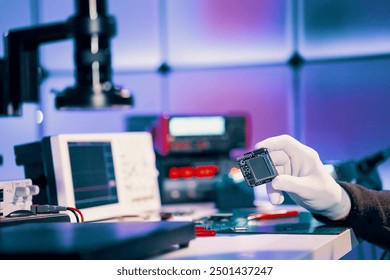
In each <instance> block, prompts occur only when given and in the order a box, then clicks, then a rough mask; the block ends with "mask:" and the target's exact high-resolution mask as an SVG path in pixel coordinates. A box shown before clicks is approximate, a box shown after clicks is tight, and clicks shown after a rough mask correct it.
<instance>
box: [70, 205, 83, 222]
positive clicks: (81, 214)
mask: <svg viewBox="0 0 390 280" xmlns="http://www.w3.org/2000/svg"><path fill="white" fill-rule="evenodd" d="M67 208H69V209H71V210H73V211H76V212H77V213H78V214H79V215H80V218H81V222H82V223H84V215H83V213H82V212H81V211H80V210H79V209H77V208H73V207H67Z"/></svg>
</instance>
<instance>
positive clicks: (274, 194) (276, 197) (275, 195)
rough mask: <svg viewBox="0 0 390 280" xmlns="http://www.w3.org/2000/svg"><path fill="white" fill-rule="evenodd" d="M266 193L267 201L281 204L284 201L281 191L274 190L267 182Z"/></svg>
mask: <svg viewBox="0 0 390 280" xmlns="http://www.w3.org/2000/svg"><path fill="white" fill-rule="evenodd" d="M266 188H267V194H268V199H269V201H270V202H271V203H272V204H274V205H277V204H282V203H283V201H284V195H283V194H282V192H281V191H278V190H275V189H274V188H273V187H272V185H271V184H267V186H266Z"/></svg>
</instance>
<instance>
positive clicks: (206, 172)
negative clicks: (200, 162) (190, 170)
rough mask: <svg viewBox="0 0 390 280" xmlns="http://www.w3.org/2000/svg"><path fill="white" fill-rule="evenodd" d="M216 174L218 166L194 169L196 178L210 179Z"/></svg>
mask: <svg viewBox="0 0 390 280" xmlns="http://www.w3.org/2000/svg"><path fill="white" fill-rule="evenodd" d="M217 173H218V166H216V165H204V166H197V167H196V169H195V176H196V177H198V178H211V177H214V176H215V175H216V174H217Z"/></svg>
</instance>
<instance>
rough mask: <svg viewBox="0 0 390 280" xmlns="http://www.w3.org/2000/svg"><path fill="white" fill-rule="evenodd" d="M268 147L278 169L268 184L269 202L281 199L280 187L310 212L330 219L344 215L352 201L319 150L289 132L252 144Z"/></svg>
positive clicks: (274, 202) (279, 202)
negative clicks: (326, 165) (330, 171)
mask: <svg viewBox="0 0 390 280" xmlns="http://www.w3.org/2000/svg"><path fill="white" fill-rule="evenodd" d="M255 148H256V149H259V148H267V149H268V152H269V154H270V156H271V158H272V161H273V162H274V165H275V167H276V169H277V171H278V173H279V175H278V176H276V177H275V178H274V179H273V180H272V181H271V183H268V184H267V193H268V197H269V199H270V201H271V203H272V204H281V203H282V202H283V200H284V197H283V194H282V193H281V191H285V192H287V193H288V194H289V195H290V197H291V198H292V199H293V200H294V201H295V203H297V204H298V205H301V206H302V207H304V208H306V209H307V210H309V211H310V212H313V213H316V214H320V215H323V216H325V217H328V218H329V219H332V220H339V219H342V218H344V217H346V216H347V215H348V213H349V211H350V209H351V201H350V199H349V197H348V194H347V193H346V192H345V190H344V189H343V188H342V187H341V186H340V185H339V184H337V182H336V181H335V180H334V179H333V178H332V176H331V175H330V174H329V173H328V172H327V170H326V169H325V167H324V165H323V164H322V162H321V160H320V157H319V155H318V153H317V152H316V151H315V150H313V149H312V148H310V147H308V146H305V145H303V144H302V143H300V142H298V141H297V140H296V139H294V138H292V137H291V136H288V135H281V136H276V137H271V138H268V139H265V140H263V141H261V142H259V143H257V144H256V145H255Z"/></svg>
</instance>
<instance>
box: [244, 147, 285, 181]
mask: <svg viewBox="0 0 390 280" xmlns="http://www.w3.org/2000/svg"><path fill="white" fill-rule="evenodd" d="M236 160H237V163H238V166H239V168H240V170H241V172H242V175H243V176H244V178H245V181H246V183H247V184H248V186H249V187H255V186H259V185H262V184H265V183H268V182H270V181H272V179H273V178H275V177H276V176H277V175H278V172H277V170H276V168H275V166H274V163H273V162H272V159H271V157H270V155H269V153H268V150H267V149H266V148H260V149H257V150H255V151H252V152H249V153H246V154H244V155H243V156H241V157H238V158H237V159H236Z"/></svg>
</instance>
